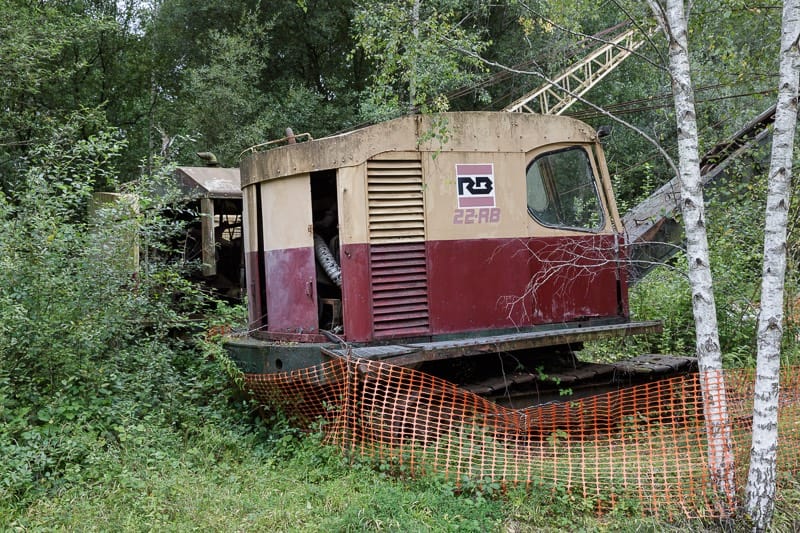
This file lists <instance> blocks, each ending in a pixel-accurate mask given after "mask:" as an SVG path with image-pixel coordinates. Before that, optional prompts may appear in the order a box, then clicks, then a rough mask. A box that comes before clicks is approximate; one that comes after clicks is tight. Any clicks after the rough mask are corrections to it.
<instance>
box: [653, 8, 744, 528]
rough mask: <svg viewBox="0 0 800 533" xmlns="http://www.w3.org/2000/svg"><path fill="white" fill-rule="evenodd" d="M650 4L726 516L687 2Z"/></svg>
mask: <svg viewBox="0 0 800 533" xmlns="http://www.w3.org/2000/svg"><path fill="white" fill-rule="evenodd" d="M648 4H649V5H650V7H651V8H652V10H653V13H654V14H655V16H656V18H657V19H658V21H659V24H660V25H661V27H662V29H663V30H664V33H665V34H666V36H667V39H668V40H669V72H670V75H671V77H672V93H673V97H674V100H675V115H676V119H677V133H678V156H679V164H678V166H679V176H680V183H681V200H680V202H681V204H680V205H681V212H682V215H683V223H684V228H685V231H686V255H687V258H688V261H689V265H688V266H689V282H690V285H691V290H692V311H693V314H694V321H695V329H696V344H697V347H696V349H697V358H698V365H699V367H700V382H701V385H702V391H703V410H704V415H705V421H706V431H707V435H708V462H709V468H710V472H711V477H712V480H713V482H714V484H715V488H716V490H717V492H718V496H719V497H720V498H721V499H720V502H719V511H720V514H721V515H722V516H727V515H729V513H730V512H731V511H732V509H733V507H734V505H735V488H734V483H733V472H734V469H733V450H732V442H731V428H730V421H729V417H728V409H727V400H726V397H725V383H724V379H723V373H722V353H721V350H720V344H719V331H718V328H717V310H716V304H715V302H714V293H713V291H712V279H711V268H710V264H709V254H708V239H707V236H706V225H705V214H704V211H705V205H704V200H703V189H702V184H701V181H700V157H699V155H698V133H697V117H696V114H695V105H694V90H693V88H692V80H691V72H690V68H689V49H688V39H687V21H686V15H685V13H684V6H683V0H667V1H666V8H662V6H661V5H660V4H659V3H658V1H657V0H648Z"/></svg>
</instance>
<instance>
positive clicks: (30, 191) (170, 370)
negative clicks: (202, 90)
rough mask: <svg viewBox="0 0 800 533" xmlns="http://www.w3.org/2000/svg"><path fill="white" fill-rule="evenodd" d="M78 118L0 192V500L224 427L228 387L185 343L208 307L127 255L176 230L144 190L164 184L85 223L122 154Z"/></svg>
mask: <svg viewBox="0 0 800 533" xmlns="http://www.w3.org/2000/svg"><path fill="white" fill-rule="evenodd" d="M86 120H87V117H86V116H83V115H76V116H74V117H72V118H71V119H70V121H68V122H67V123H66V124H64V125H63V127H62V128H60V129H57V130H56V131H55V135H54V136H53V137H52V138H51V139H50V140H49V141H48V142H46V143H43V144H42V145H40V146H37V147H35V148H34V149H33V150H31V152H30V156H29V157H28V158H27V159H26V160H25V161H22V162H20V164H19V169H20V172H19V175H18V176H17V181H16V183H17V186H16V187H15V189H14V191H13V192H12V193H11V194H10V195H9V196H3V195H1V194H0V454H2V456H3V457H4V460H3V461H2V464H0V499H6V498H12V499H17V500H20V499H21V500H26V499H28V498H30V497H34V496H36V495H37V494H40V493H41V492H42V491H47V490H52V489H55V488H59V487H63V486H67V485H70V484H71V483H74V482H78V481H83V482H85V481H87V480H91V479H93V478H96V477H98V476H103V475H104V469H103V468H98V467H94V466H93V465H96V464H98V463H100V462H103V461H106V460H107V457H105V458H102V461H101V455H100V454H103V453H106V452H113V451H114V450H119V449H124V448H125V447H129V446H132V445H134V446H138V447H143V448H146V449H150V450H155V449H156V447H155V442H151V441H158V440H159V439H161V438H167V437H169V438H174V437H183V436H185V435H187V434H189V433H191V432H193V431H196V430H197V428H199V427H201V426H202V425H203V423H204V422H205V419H207V418H211V419H213V418H214V417H216V418H224V417H225V416H230V414H226V413H227V411H226V400H227V399H228V397H229V396H230V395H229V394H219V392H220V391H224V390H227V385H228V380H227V377H226V375H225V373H224V372H222V371H220V367H219V365H218V364H217V363H216V362H215V360H210V359H208V358H207V357H206V355H207V353H210V348H209V347H208V346H207V345H205V344H204V343H200V342H196V339H195V337H196V335H197V334H198V333H200V332H202V331H203V330H204V328H203V325H204V322H203V320H198V319H197V318H196V311H197V310H198V309H201V308H203V309H204V310H209V312H210V311H213V308H208V307H207V306H206V307H202V306H204V305H206V304H205V302H206V300H207V298H206V296H205V295H203V294H202V293H201V292H200V290H199V289H198V288H197V287H195V286H193V285H191V284H190V283H189V282H187V281H186V279H185V278H184V277H183V276H182V275H181V274H180V272H178V270H177V268H176V267H175V266H172V265H170V264H168V263H166V262H161V261H159V260H158V258H157V256H156V255H153V254H150V255H149V256H148V257H146V258H145V260H144V261H142V262H141V263H140V265H139V267H138V269H136V268H135V265H134V263H133V261H132V245H133V244H134V243H136V242H137V241H138V245H139V246H140V248H141V249H142V250H151V249H156V248H158V246H156V245H157V244H158V243H160V242H166V241H168V238H169V237H170V235H171V233H172V232H173V231H174V230H176V228H175V225H174V223H172V222H171V221H169V220H167V219H164V218H163V217H162V216H161V212H162V209H163V201H165V200H164V198H167V197H168V195H167V196H164V195H161V196H153V195H150V194H148V193H147V192H146V190H156V189H162V190H163V189H164V185H165V183H166V182H165V181H164V179H163V177H158V176H156V177H153V178H145V179H143V180H142V183H141V185H140V186H139V187H138V188H137V190H136V191H135V192H136V194H137V195H138V197H139V202H138V204H137V205H136V206H132V205H131V204H126V203H125V202H120V203H117V204H110V205H107V206H105V207H101V208H99V209H97V210H95V211H94V213H93V216H92V217H89V216H88V214H87V213H88V207H89V205H90V200H91V194H92V191H93V189H94V186H95V183H96V181H97V180H102V181H103V182H104V183H107V182H109V181H111V176H112V175H113V173H114V163H115V157H116V155H117V154H119V153H120V150H121V147H122V146H123V144H124V143H123V142H122V141H121V140H120V139H119V136H118V134H117V133H116V132H114V131H100V132H98V133H97V134H96V135H93V136H90V137H88V138H82V135H81V131H82V125H85V121H86ZM165 435H166V436H167V437H165ZM170 436H171V437H170ZM162 444H163V443H162ZM151 446H152V447H151ZM113 453H116V452H113ZM113 453H112V455H113ZM106 467H107V465H106ZM106 467H104V468H106Z"/></svg>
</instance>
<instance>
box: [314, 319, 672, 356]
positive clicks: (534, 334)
mask: <svg viewBox="0 0 800 533" xmlns="http://www.w3.org/2000/svg"><path fill="white" fill-rule="evenodd" d="M661 330H662V324H661V322H658V321H646V322H626V323H618V324H604V325H596V326H591V325H590V326H583V327H575V325H574V324H573V325H569V324H564V325H562V326H550V327H547V328H537V329H534V330H532V331H526V332H521V333H508V334H502V335H492V336H474V337H469V338H465V339H456V340H444V341H434V342H426V343H403V344H399V345H392V346H382V347H374V346H366V347H363V348H362V347H356V348H348V349H345V348H338V349H333V348H331V349H329V351H330V352H331V353H335V354H337V355H340V356H343V357H344V356H348V355H349V356H352V357H360V358H364V359H379V360H385V361H388V362H391V363H392V364H396V365H399V366H407V365H414V364H417V363H421V362H425V361H437V360H442V359H453V358H456V357H467V356H471V355H479V354H483V353H497V352H506V351H513V350H521V349H526V348H537V347H544V346H555V345H560V344H572V343H579V342H586V341H594V340H599V339H604V338H609V337H620V336H629V335H642V334H645V333H659V332H660V331H661ZM376 348H380V349H376Z"/></svg>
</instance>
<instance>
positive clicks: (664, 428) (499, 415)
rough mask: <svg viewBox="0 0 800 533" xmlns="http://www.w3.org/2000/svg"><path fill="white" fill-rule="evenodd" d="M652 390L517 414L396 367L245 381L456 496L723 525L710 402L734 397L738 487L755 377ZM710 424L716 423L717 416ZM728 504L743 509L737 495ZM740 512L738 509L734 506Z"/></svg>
mask: <svg viewBox="0 0 800 533" xmlns="http://www.w3.org/2000/svg"><path fill="white" fill-rule="evenodd" d="M704 376H705V377H703V378H700V376H699V374H690V375H684V376H678V377H673V378H669V379H663V380H660V381H653V382H649V383H645V384H642V385H636V386H633V387H629V388H624V389H620V390H616V391H613V392H608V393H604V394H599V395H596V396H590V397H585V398H580V399H576V400H572V401H564V402H560V403H549V404H545V405H539V406H535V407H530V408H526V409H509V408H504V407H501V406H499V405H497V404H495V403H492V402H490V401H488V400H486V399H484V398H481V397H480V396H477V395H475V394H472V393H470V392H467V391H465V390H463V389H459V388H458V387H456V386H455V385H453V384H452V383H449V382H447V381H444V380H441V379H438V378H436V377H433V376H430V375H428V374H425V373H423V372H419V371H416V370H413V369H409V368H404V367H398V366H393V365H391V364H387V363H381V362H375V361H366V360H358V359H341V360H336V361H331V362H328V363H325V364H322V365H319V366H316V367H311V368H307V369H303V370H299V371H294V372H289V373H281V374H247V375H246V384H247V386H248V387H249V388H250V389H251V390H252V391H253V393H254V395H255V397H256V399H257V400H258V401H260V402H261V403H263V404H265V405H267V406H271V407H273V408H281V409H282V410H283V411H284V412H286V413H287V414H288V415H289V416H290V417H292V418H294V419H295V420H296V421H297V423H298V424H301V425H305V426H310V425H311V424H312V423H313V422H314V421H315V420H319V419H323V420H324V421H325V424H323V427H324V430H325V432H326V439H327V442H329V443H331V444H334V445H337V446H340V447H342V448H344V449H345V450H347V451H349V452H351V453H356V454H358V455H360V456H362V457H365V458H371V459H373V460H375V461H376V463H378V464H382V465H389V466H391V467H393V468H398V469H400V471H402V472H407V473H409V474H411V475H415V474H423V473H428V474H437V475H439V476H443V477H444V478H445V479H448V480H451V481H453V482H455V483H456V484H458V483H462V482H465V481H466V480H469V482H471V483H484V482H487V481H492V482H494V483H500V484H502V485H503V486H506V487H509V486H524V487H529V488H532V489H536V490H548V489H550V490H566V491H568V492H569V493H571V494H575V495H578V496H581V497H583V498H585V499H588V500H591V501H594V502H595V504H596V506H597V511H598V512H600V513H602V512H604V511H606V510H608V509H611V508H613V507H614V506H615V505H617V504H619V503H620V502H623V501H624V502H626V504H627V506H631V505H636V506H638V508H639V509H641V512H642V513H643V514H653V515H659V516H664V515H666V516H667V517H672V516H677V515H682V516H690V517H713V516H716V515H718V513H719V506H718V503H719V498H717V497H716V494H715V486H714V484H713V483H712V482H711V479H710V477H709V469H708V467H707V465H708V460H709V454H710V451H713V447H712V444H713V443H714V442H715V441H714V440H713V439H709V438H707V424H706V423H705V416H704V414H703V402H702V397H703V390H705V391H706V392H707V393H708V392H711V393H716V391H718V390H719V387H722V386H723V383H724V387H725V391H726V397H727V419H726V421H727V423H726V424H725V425H724V427H727V428H729V429H730V434H731V436H732V439H731V440H732V443H733V446H732V449H729V450H727V451H726V450H717V451H719V452H720V453H723V454H724V453H728V454H731V453H732V454H733V460H734V465H735V482H736V486H737V487H738V490H739V491H740V494H739V495H738V497H741V491H742V487H743V483H744V479H745V476H746V475H747V468H748V464H749V462H748V461H749V459H748V454H749V448H750V439H751V427H752V404H753V401H752V398H753V386H754V371H753V370H727V371H725V372H724V374H723V373H717V374H714V373H711V374H705V375H704ZM798 409H800V367H791V368H786V369H784V371H783V372H782V377H781V402H780V407H779V431H780V445H779V452H778V471H779V476H781V477H780V479H779V483H780V482H781V481H782V480H783V481H785V480H786V479H787V476H788V479H794V476H795V475H796V474H797V472H798V463H799V462H800V453H798V452H800V416H798V414H799V413H798ZM708 416H709V418H711V415H710V414H709V415H708ZM728 497H729V499H732V498H734V497H737V495H728ZM730 503H732V502H728V504H730Z"/></svg>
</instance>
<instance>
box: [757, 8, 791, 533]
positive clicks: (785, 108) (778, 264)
mask: <svg viewBox="0 0 800 533" xmlns="http://www.w3.org/2000/svg"><path fill="white" fill-rule="evenodd" d="M798 39H800V0H785V1H784V3H783V23H782V25H781V51H780V73H779V75H780V80H779V82H778V104H777V108H776V110H775V128H774V131H773V134H772V156H771V159H770V168H769V177H768V190H767V213H766V221H765V226H764V266H763V269H762V278H761V312H760V313H759V316H758V362H757V368H756V383H755V396H754V401H753V440H752V447H751V449H750V470H749V472H748V475H747V486H746V489H745V492H746V498H747V502H746V506H747V512H748V514H749V515H750V516H751V518H752V519H753V530H754V531H766V530H767V528H768V527H769V524H770V522H771V520H772V512H773V508H774V501H775V486H776V482H775V478H776V460H777V451H778V399H779V398H778V395H779V387H780V383H779V381H780V354H781V351H780V350H781V337H782V336H783V291H784V277H785V273H786V227H787V222H788V213H789V199H790V190H791V177H792V156H793V153H794V136H795V127H796V123H797V96H798V77H800V49H798Z"/></svg>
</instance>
